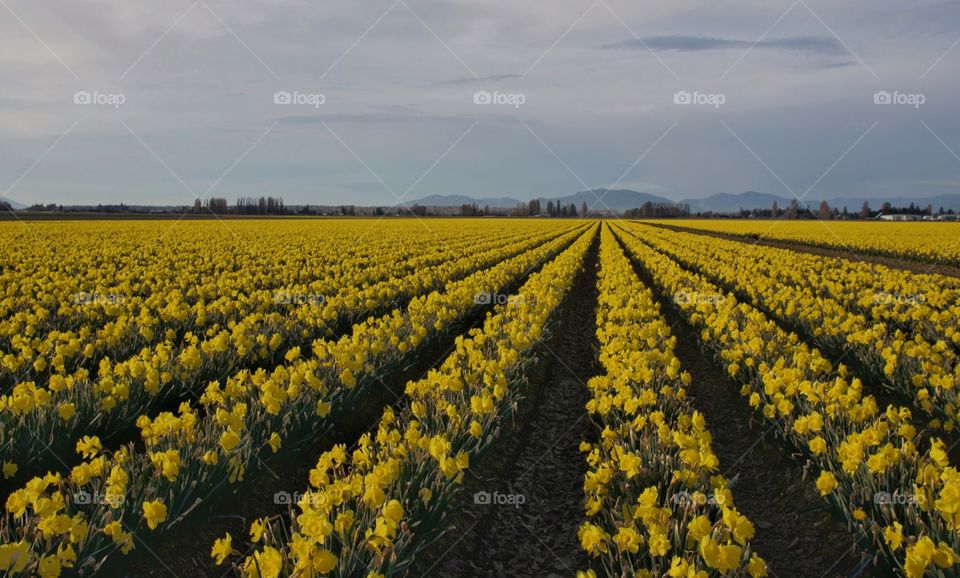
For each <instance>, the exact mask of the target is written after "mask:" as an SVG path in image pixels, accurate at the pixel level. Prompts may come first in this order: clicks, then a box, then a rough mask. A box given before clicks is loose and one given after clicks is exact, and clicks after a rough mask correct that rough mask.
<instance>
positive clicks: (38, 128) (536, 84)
mask: <svg viewBox="0 0 960 578" xmlns="http://www.w3.org/2000/svg"><path fill="white" fill-rule="evenodd" d="M0 79H2V82H3V86H4V89H3V91H0V196H5V197H8V198H11V199H13V200H15V201H18V202H21V203H25V204H31V203H35V202H41V203H50V202H56V203H63V204H96V203H118V202H121V201H122V202H126V203H128V204H153V205H182V204H192V203H193V201H194V200H195V199H196V198H201V199H205V198H207V197H210V196H215V197H225V198H227V199H228V200H230V201H231V202H233V200H234V199H235V198H236V197H238V196H251V195H255V196H259V195H275V196H281V197H283V199H284V200H285V202H286V203H287V204H303V203H309V204H343V203H349V204H359V205H391V206H392V205H398V204H403V203H407V202H409V201H412V200H415V199H418V198H421V197H424V196H427V195H433V194H464V195H471V196H474V197H501V196H512V197H515V198H519V199H529V198H532V197H536V196H559V195H567V194H571V193H573V192H575V191H578V190H584V189H587V188H600V187H603V188H632V189H636V190H640V191H645V192H650V193H654V194H658V195H661V196H665V197H668V198H673V199H681V198H686V197H693V198H698V197H704V196H707V195H710V194H713V193H717V192H732V193H736V192H741V191H746V190H757V191H762V192H767V193H773V194H778V195H781V196H784V197H787V198H793V197H794V196H796V197H798V198H801V199H802V198H811V199H815V198H830V197H837V196H848V197H866V196H877V195H891V196H897V197H912V196H917V197H919V196H930V195H938V194H949V193H960V156H958V154H960V114H957V113H958V112H960V111H958V103H960V98H958V93H960V90H958V89H960V3H957V2H955V1H953V2H938V1H931V2H923V1H921V2H908V1H900V2H894V1H890V0H851V1H847V2H830V1H826V0H786V1H779V0H777V1H770V0H764V1H753V0H732V1H727V2H710V1H706V0H699V1H689V0H670V1H663V0H655V1H647V2H630V1H627V0H554V1H551V2H516V1H515V0H484V1H482V2H477V1H475V0H474V1H468V0H442V1H440V0H350V1H346V0H332V1H329V2H309V1H307V0H271V1H269V2H268V1H266V0H247V1H245V2H228V1H226V0H163V1H159V0H142V1H138V2H129V1H120V0H85V1H82V2H78V1H76V0H48V1H45V2H35V1H32V0H0ZM808 195H809V197H808Z"/></svg>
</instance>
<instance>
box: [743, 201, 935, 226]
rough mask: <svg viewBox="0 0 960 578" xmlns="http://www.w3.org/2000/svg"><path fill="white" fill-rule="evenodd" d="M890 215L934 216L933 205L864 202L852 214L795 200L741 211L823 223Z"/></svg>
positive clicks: (759, 215) (821, 202) (825, 204)
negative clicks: (783, 206)
mask: <svg viewBox="0 0 960 578" xmlns="http://www.w3.org/2000/svg"><path fill="white" fill-rule="evenodd" d="M890 214H902V215H920V216H923V215H930V216H932V215H934V214H935V213H934V212H933V205H927V206H926V207H925V208H920V207H919V206H917V205H916V204H915V203H910V205H909V206H907V207H895V206H893V204H892V203H889V202H887V203H883V204H882V205H881V206H880V209H879V210H876V211H875V210H873V209H871V208H870V203H869V202H868V201H864V202H863V205H862V206H861V207H860V210H859V211H857V212H856V213H851V212H850V211H849V210H847V207H843V209H842V210H838V209H837V208H836V207H830V205H829V204H828V203H827V201H820V206H819V207H818V208H817V210H816V212H814V211H813V210H812V209H810V208H809V207H807V206H804V205H800V203H799V202H798V201H797V200H796V199H794V200H792V201H790V205H788V206H787V208H786V209H783V210H781V209H780V206H779V204H778V203H777V202H776V201H774V203H773V206H772V207H771V208H770V210H769V211H763V210H758V209H754V210H752V211H750V210H746V209H743V210H741V211H740V216H742V217H750V216H753V217H772V218H775V219H776V218H780V219H804V218H808V219H809V218H814V217H816V218H818V219H820V220H823V221H827V220H830V219H873V218H876V217H878V216H879V215H890ZM936 214H938V215H952V214H953V209H950V210H949V211H947V210H944V208H943V207H940V211H939V212H938V213H936Z"/></svg>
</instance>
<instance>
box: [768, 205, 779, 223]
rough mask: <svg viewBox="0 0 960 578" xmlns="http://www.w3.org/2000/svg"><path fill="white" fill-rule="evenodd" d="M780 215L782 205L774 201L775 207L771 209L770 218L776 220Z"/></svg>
mask: <svg viewBox="0 0 960 578" xmlns="http://www.w3.org/2000/svg"><path fill="white" fill-rule="evenodd" d="M779 214H780V203H778V202H776V201H774V202H773V207H772V208H771V209H770V216H771V217H773V218H774V219H776V218H777V216H778V215H779Z"/></svg>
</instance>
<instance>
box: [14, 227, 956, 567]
mask: <svg viewBox="0 0 960 578" xmlns="http://www.w3.org/2000/svg"><path fill="white" fill-rule="evenodd" d="M674 225H677V226H674ZM824 226H825V225H824V224H823V223H816V222H792V223H789V224H782V223H778V224H775V223H772V222H762V221H757V222H746V221H724V222H717V221H674V222H668V221H655V222H642V221H637V222H632V221H595V220H588V219H459V218H458V219H399V218H384V219H379V220H377V219H293V218H291V219H277V220H260V219H250V220H246V219H228V220H222V221H221V220H193V221H190V220H188V221H183V222H179V221H178V222H173V221H163V220H143V221H126V220H115V221H86V222H82V221H78V222H56V221H50V222H35V223H34V222H30V223H14V222H7V223H0V248H2V252H0V265H2V268H0V279H2V281H3V284H2V288H0V462H2V473H3V480H2V483H0V487H2V488H3V489H2V491H3V499H4V515H3V518H2V525H0V569H3V570H5V571H6V575H8V576H41V577H43V578H56V577H58V576H75V575H77V576H126V575H130V576H143V575H148V576H164V575H170V574H173V575H183V576H229V575H237V576H248V577H260V578H278V577H281V576H283V577H288V576H289V577H293V576H296V577H313V576H327V575H329V576H345V577H361V578H380V577H384V578H385V577H392V576H419V575H449V574H451V573H454V572H451V571H450V570H440V569H441V568H450V567H456V568H461V570H459V571H457V572H455V573H456V574H458V575H472V574H473V573H475V572H478V571H480V570H477V568H480V569H482V571H483V572H488V571H489V572H490V574H491V575H496V572H494V571H493V570H492V569H490V568H494V567H496V568H497V572H500V573H501V574H506V575H524V576H526V575H530V576H533V575H545V574H547V573H548V571H547V569H548V568H554V569H555V571H554V573H556V572H560V573H566V574H570V575H574V574H575V575H577V576H581V577H583V578H594V577H596V576H644V577H650V578H660V577H664V576H669V577H672V578H677V577H691V578H701V577H714V576H737V577H744V578H745V577H751V578H759V577H762V576H767V575H771V576H792V575H798V574H792V573H791V565H790V562H791V558H794V559H796V558H798V557H800V558H802V557H804V556H807V555H808V554H809V555H810V557H811V558H812V557H813V555H812V554H811V553H809V552H806V551H802V550H801V551H797V552H791V551H790V549H789V548H788V547H787V543H784V542H782V539H783V538H782V537H783V536H788V535H791V534H806V535H808V536H812V537H814V541H815V540H816V537H817V536H819V534H820V532H821V531H823V532H826V531H827V530H823V528H829V532H831V534H830V535H831V536H833V537H835V539H836V540H839V541H842V539H841V538H836V537H838V536H839V537H842V538H845V539H846V540H847V541H848V542H849V548H846V550H844V551H843V552H841V554H842V556H840V557H839V558H840V559H838V560H836V562H834V560H833V559H828V560H822V561H817V562H811V563H812V564H821V565H822V568H820V566H816V567H817V568H820V570H819V571H818V575H819V574H820V573H823V571H825V572H826V573H824V574H823V575H825V576H827V575H829V576H834V575H842V576H906V577H909V578H919V577H922V576H931V577H937V576H939V577H945V576H956V575H958V574H960V557H958V556H957V554H956V552H958V551H960V473H958V471H957V459H958V458H957V456H958V455H960V452H958V451H957V444H958V441H960V432H958V426H960V399H958V394H957V389H958V386H960V327H958V320H960V278H957V277H954V276H951V275H949V274H946V273H943V272H942V271H940V270H938V269H931V270H930V271H918V270H917V266H918V265H924V264H930V265H948V266H952V265H954V264H960V250H958V246H957V241H956V239H957V238H960V235H957V232H960V229H957V226H956V225H952V224H949V223H929V224H928V223H904V224H901V223H890V224H887V223H864V224H849V223H843V224H841V223H835V224H831V225H830V226H829V228H830V231H826V230H824V228H823V227H824ZM764 227H769V228H768V229H766V230H765V229H764ZM718 233H721V234H722V235H718ZM951 235H952V236H951ZM758 239H763V240H775V241H776V242H777V243H778V244H777V245H776V246H772V245H771V244H769V243H758V242H754V241H756V240H758ZM951 239H952V241H951ZM822 248H829V249H830V250H831V251H832V252H831V253H830V254H818V253H816V250H820V249H822ZM858 255H868V256H878V255H881V256H882V258H883V259H884V260H885V261H884V262H883V263H879V262H875V261H872V260H871V259H869V258H866V257H864V258H859V257H858ZM901 262H902V264H903V266H902V267H901V266H898V264H900V263H901ZM574 312H580V313H581V315H580V316H579V317H576V316H575V315H573V314H574ZM668 316H669V317H670V318H671V319H674V320H675V321H674V322H670V321H668ZM571 320H576V321H571ZM570 332H575V334H572V335H571V333H570ZM560 336H566V337H567V338H570V337H573V338H574V339H573V341H577V342H579V343H581V344H582V345H583V347H581V348H579V349H578V350H577V351H587V356H588V357H589V358H590V359H587V360H584V359H580V358H578V357H577V355H579V354H576V355H575V354H574V352H573V351H572V350H571V349H570V346H569V342H570V341H571V340H570V339H566V340H562V339H559V337H560ZM681 339H684V340H685V341H684V343H685V344H686V345H684V346H681V345H680V343H679V340H681ZM691 344H692V345H691ZM691 347H693V348H694V351H691V349H690V348H691ZM584 372H585V373H584ZM557 375H561V376H564V379H563V380H562V381H563V383H564V384H566V385H563V387H566V388H569V391H571V392H573V394H575V395H574V397H575V399H578V400H582V402H579V401H578V402H576V403H571V404H567V406H566V407H565V408H564V411H563V412H562V413H557V414H554V413H543V412H544V411H546V410H544V409H543V408H545V407H547V406H546V404H545V402H544V400H545V399H549V398H550V396H551V395H553V394H554V393H557V394H558V395H559V389H558V388H560V387H561V384H560V380H559V379H558V378H557V377H556V376H557ZM580 375H589V377H588V378H583V379H581V378H580V377H579V376H580ZM571 376H572V377H571ZM709 376H714V377H710V378H709V380H708V377H709ZM708 381H709V383H710V384H711V385H710V387H713V388H715V389H714V390H711V389H710V388H709V387H705V386H704V384H705V383H708ZM716 388H724V391H723V392H720V391H717V390H716ZM565 391H566V390H565ZM729 392H733V393H732V396H731V397H732V399H734V402H733V406H734V407H733V409H732V410H724V411H734V412H736V413H737V415H738V416H739V419H740V421H742V422H743V423H746V424H748V425H749V428H748V432H747V435H744V436H741V437H740V438H737V437H736V436H733V437H731V436H729V435H720V434H723V433H725V432H726V431H727V428H730V427H732V426H731V424H730V423H729V422H728V420H726V419H725V417H724V415H725V414H723V413H722V412H721V411H720V410H718V409H717V406H716V403H715V399H714V398H719V397H720V396H721V393H723V394H726V393H729ZM565 395H566V394H565ZM564 399H567V398H564ZM530 416H536V417H537V424H536V426H535V427H533V426H531V427H527V425H529V424H526V423H525V421H527V422H528V421H530V420H531V419H532V418H531V417H530ZM578 424H579V425H581V426H582V427H580V428H579V429H577V428H576V426H578ZM767 434H769V435H767ZM537 436H539V437H543V438H545V442H546V448H547V449H546V450H537V452H538V453H537V454H536V455H533V456H532V457H531V462H532V463H533V465H534V467H532V468H521V467H520V466H519V465H516V464H519V463H525V462H523V455H522V454H523V451H524V450H523V448H524V447H533V446H532V444H531V440H532V439H533V437H537ZM731 440H732V441H731ZM511 443H513V445H511ZM758 445H762V447H764V448H766V449H767V451H771V452H777V453H779V454H782V455H783V456H785V458H784V459H786V460H789V461H790V462H791V463H792V464H794V465H795V467H796V470H791V471H799V472H801V473H800V474H792V473H785V472H766V473H765V474H764V475H766V474H769V475H772V476H777V477H779V478H780V482H781V484H788V485H789V486H790V487H793V488H796V489H797V491H798V492H801V493H806V494H808V495H810V496H812V498H811V499H812V500H813V503H814V506H810V505H798V504H784V505H783V507H784V508H785V509H786V510H788V511H801V510H803V511H805V512H807V513H808V514H809V510H811V508H812V509H814V510H815V514H814V516H815V517H816V518H817V523H818V524H820V523H821V522H822V525H817V526H816V527H814V526H812V525H807V523H806V522H802V523H799V522H798V523H797V525H793V526H791V525H790V524H789V523H788V522H786V521H785V520H784V518H783V517H782V516H781V513H780V512H778V511H771V510H770V509H769V508H759V507H758V506H757V503H758V502H757V501H756V496H757V492H762V491H772V490H771V489H770V488H766V487H765V486H764V484H763V483H761V482H760V481H758V480H760V479H761V478H759V477H756V476H755V475H754V474H751V472H758V471H759V472H761V473H763V472H762V470H763V469H764V465H763V464H757V463H754V462H751V455H752V454H751V452H752V451H753V450H754V448H756V447H757V446H758ZM555 447H560V448H562V447H568V448H573V451H574V453H575V459H573V460H570V459H566V458H561V457H558V456H554V455H552V452H553V448H555ZM504 448H510V449H504ZM517 448H519V449H517ZM557 451H558V452H559V451H560V450H559V449H558V450H557ZM515 453H519V454H521V455H516V456H515V455H512V454H515ZM729 456H733V459H731V458H730V457H729ZM738 457H739V459H738ZM504 460H506V461H508V462H509V463H512V464H515V465H514V466H512V467H508V468H506V469H504V468H499V469H497V468H493V469H491V467H492V465H495V462H498V461H504ZM521 470H522V471H521ZM492 471H493V472H497V473H496V474H495V475H494V474H491V473H490V472H492ZM541 474H542V475H541ZM548 478H549V479H550V480H551V483H553V482H557V481H558V480H559V482H560V483H562V484H565V485H566V487H569V488H570V489H571V492H572V495H576V496H579V498H577V499H569V500H568V503H564V504H563V506H564V507H563V508H560V509H559V510H554V512H556V511H559V512H562V514H556V513H553V514H551V515H550V516H551V517H550V519H546V520H545V519H543V518H542V517H537V509H538V504H540V505H542V500H543V499H559V498H555V497H551V496H546V497H542V496H540V497H538V494H537V491H538V490H537V488H538V487H539V488H541V489H542V488H543V487H546V482H545V480H546V479H548ZM551 487H552V486H551ZM779 487H785V486H783V485H781V486H779ZM500 488H512V490H511V493H510V494H508V499H507V500H505V501H503V502H502V503H501V502H497V501H496V500H494V501H492V502H491V501H490V498H489V496H490V494H489V492H488V491H487V490H488V489H500ZM494 495H496V492H494ZM277 496H281V498H282V499H280V498H278V497H277ZM501 497H502V496H501ZM538 500H541V501H538ZM506 503H509V505H504V504H506ZM764 503H767V502H764ZM495 508H514V510H511V511H509V515H501V516H491V515H490V512H491V511H496V510H493V509H495ZM791 508H793V509H794V510H790V509H791ZM803 519H807V518H803ZM505 523H506V524H514V525H522V528H523V529H521V530H520V532H521V533H520V535H521V536H524V538H523V540H525V541H526V542H527V543H522V544H521V543H518V544H516V545H515V549H516V550H517V552H506V551H502V550H505V549H512V548H514V545H513V544H509V548H504V546H502V545H501V546H500V550H501V551H497V552H490V553H489V554H488V555H477V554H476V551H478V550H476V549H472V550H467V549H465V547H466V546H467V544H468V543H469V542H470V541H471V540H477V539H481V538H478V536H484V535H487V536H489V535H490V533H491V532H492V533H493V534H496V533H497V532H498V529H497V524H505ZM487 526H489V528H485V527H487ZM527 530H529V531H527ZM484 532H488V533H487V534H484ZM524 549H527V550H530V549H532V551H535V552H537V554H536V555H535V556H534V558H536V560H535V561H534V560H531V559H530V558H523V557H522V556H520V555H519V554H518V553H519V552H520V551H521V550H524ZM461 558H462V559H461ZM445 559H448V560H447V562H446V564H442V563H443V562H444V560H445ZM450 560H453V562H451V561H450ZM450 564H453V566H450ZM488 565H489V568H488Z"/></svg>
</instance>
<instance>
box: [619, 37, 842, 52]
mask: <svg viewBox="0 0 960 578" xmlns="http://www.w3.org/2000/svg"><path fill="white" fill-rule="evenodd" d="M751 47H753V48H764V49H771V50H784V51H787V52H806V53H812V54H820V55H824V56H841V55H845V54H847V50H846V49H845V48H844V47H843V45H842V44H840V42H838V41H837V39H836V38H833V37H829V36H787V37H783V38H774V39H770V40H760V41H757V42H751V41H747V40H733V39H729V38H717V37H711V36H651V37H648V38H643V39H639V40H638V39H631V40H625V41H623V42H616V43H613V44H606V45H604V46H603V48H604V49H607V50H614V49H640V50H646V49H647V48H649V49H650V50H655V51H658V52H669V51H673V52H705V51H710V50H730V49H740V50H747V49H749V48H751Z"/></svg>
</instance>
